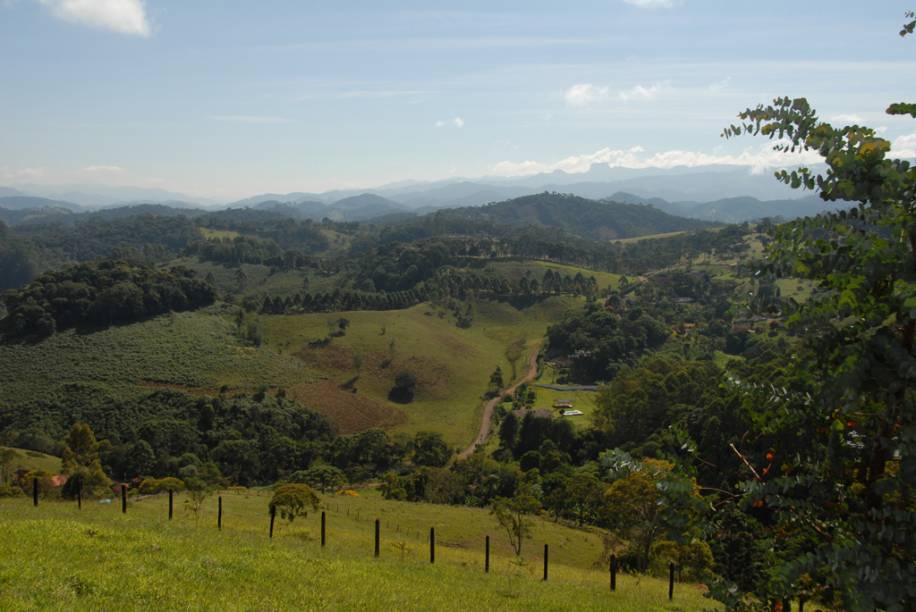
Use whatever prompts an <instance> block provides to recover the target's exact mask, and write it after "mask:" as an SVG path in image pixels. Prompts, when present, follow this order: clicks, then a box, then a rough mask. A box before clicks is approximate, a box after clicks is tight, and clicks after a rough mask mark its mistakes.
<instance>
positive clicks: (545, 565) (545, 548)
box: [544, 544, 550, 582]
mask: <svg viewBox="0 0 916 612" xmlns="http://www.w3.org/2000/svg"><path fill="white" fill-rule="evenodd" d="M549 553H550V549H548V548H547V545H546V544H544V582H547V559H548V555H549Z"/></svg>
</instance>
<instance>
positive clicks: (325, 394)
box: [260, 298, 581, 447]
mask: <svg viewBox="0 0 916 612" xmlns="http://www.w3.org/2000/svg"><path fill="white" fill-rule="evenodd" d="M579 304H581V300H578V299H573V298H549V299H547V300H545V301H543V302H541V303H539V304H536V305H534V306H531V307H529V308H526V309H524V310H517V309H515V308H513V307H512V306H510V305H508V304H502V303H495V302H480V303H479V304H478V305H477V310H476V312H475V315H474V323H473V325H472V326H471V327H470V328H469V329H459V328H458V327H456V326H455V324H454V321H453V320H451V318H450V317H449V316H444V317H441V318H440V316H439V313H437V312H435V311H434V310H433V309H432V307H430V306H429V305H428V304H421V305H419V306H415V307H413V308H409V309H405V310H392V311H381V312H379V311H358V312H341V313H333V314H305V315H276V316H262V317H260V321H261V324H262V326H263V329H264V335H265V341H266V344H267V346H268V347H271V348H273V349H275V350H278V351H280V352H281V353H283V354H284V355H295V356H297V357H298V358H299V359H301V360H302V361H303V362H304V363H305V364H306V366H307V368H308V369H309V370H313V371H315V372H317V373H319V374H320V375H323V376H324V377H326V379H325V380H324V381H318V382H315V383H310V384H300V385H296V386H294V387H292V389H290V392H291V395H292V396H293V397H295V398H296V399H297V400H299V401H300V402H302V403H303V404H305V405H307V406H311V407H314V408H315V409H316V410H318V411H319V412H323V413H324V414H325V415H326V416H327V417H328V418H329V419H330V420H331V421H332V422H333V423H335V424H336V425H337V426H338V427H339V428H340V429H341V431H355V430H357V429H364V428H366V427H369V426H373V425H384V426H390V427H393V428H394V430H395V431H403V432H406V433H408V434H412V433H415V432H417V431H422V430H430V431H439V432H441V433H442V434H443V436H444V437H445V439H446V441H447V442H448V443H449V444H452V445H454V446H456V447H462V446H463V445H465V444H467V443H468V442H470V441H471V440H472V439H473V437H474V434H475V432H476V431H477V427H478V425H479V422H478V419H479V418H480V409H481V404H482V400H481V395H482V394H483V393H484V392H485V391H486V389H487V384H488V382H489V378H490V374H491V373H492V372H493V370H494V369H495V368H496V366H500V367H501V368H502V370H503V372H504V377H505V378H506V379H507V380H508V378H510V377H511V372H512V368H511V365H510V364H509V362H508V360H507V359H506V356H505V353H506V349H507V348H508V347H509V345H510V344H512V343H513V342H516V341H518V340H519V339H524V340H525V343H526V345H527V346H528V349H529V350H533V348H534V347H535V346H536V345H537V344H538V343H539V342H540V341H541V339H542V337H543V335H544V332H545V331H546V329H547V327H548V326H549V325H550V324H551V323H552V322H553V321H555V320H556V319H557V318H558V317H560V316H562V314H563V313H564V312H566V311H567V310H568V309H569V308H575V307H578V305H579ZM340 317H344V318H346V319H348V320H349V322H350V324H349V327H348V329H347V332H346V335H345V336H343V337H340V338H334V339H333V341H332V342H331V344H330V345H329V346H326V347H323V348H313V347H309V346H308V344H309V342H312V341H315V340H318V339H321V338H324V337H326V336H327V335H328V332H329V329H333V327H334V322H335V321H336V320H337V319H338V318H340ZM389 360H390V363H388V364H387V365H386V362H387V361H389ZM524 363H525V358H524V357H522V358H521V359H519V361H518V364H517V365H518V369H519V372H518V373H519V374H521V369H522V368H523V367H524V366H523V364H524ZM357 369H358V370H359V374H358V378H356V380H355V381H352V385H351V387H352V388H342V385H344V384H345V383H347V382H348V381H351V380H352V379H354V377H356V376H357ZM400 371H409V372H411V373H413V374H414V375H415V376H416V377H417V379H418V381H419V384H418V387H417V394H416V398H415V400H414V401H413V402H411V403H410V404H406V405H401V404H395V403H393V402H390V401H388V392H389V391H390V390H391V388H392V386H393V383H394V377H395V376H396V374H397V373H398V372H400ZM352 389H355V390H356V391H355V392H353V391H352Z"/></svg>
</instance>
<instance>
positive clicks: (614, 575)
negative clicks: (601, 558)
mask: <svg viewBox="0 0 916 612" xmlns="http://www.w3.org/2000/svg"><path fill="white" fill-rule="evenodd" d="M616 590H617V555H611V592H614V591H616Z"/></svg>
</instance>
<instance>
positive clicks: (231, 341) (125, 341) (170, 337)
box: [0, 309, 313, 405]
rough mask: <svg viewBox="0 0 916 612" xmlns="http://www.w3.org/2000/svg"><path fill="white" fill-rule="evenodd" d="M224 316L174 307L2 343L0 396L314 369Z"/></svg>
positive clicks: (209, 382) (255, 381)
mask: <svg viewBox="0 0 916 612" xmlns="http://www.w3.org/2000/svg"><path fill="white" fill-rule="evenodd" d="M230 318H231V317H229V316H225V315H222V314H219V312H218V311H217V310H216V309H214V310H213V311H198V312H185V313H173V314H169V315H163V316H160V317H156V318H154V319H150V320H148V321H144V322H141V323H134V324H131V325H121V326H113V327H109V328H107V329H103V330H97V331H92V332H80V331H76V330H67V331H64V332H61V333H58V334H55V335H54V336H51V337H50V338H47V339H45V340H43V341H41V342H39V343H36V344H3V345H0V401H2V402H7V403H10V404H14V405H15V404H20V403H26V402H29V401H32V400H37V399H39V398H42V399H49V398H54V397H55V396H56V395H57V394H58V392H63V391H65V390H66V388H67V387H68V386H69V385H84V386H92V387H97V388H100V389H102V390H104V391H106V392H108V393H110V394H111V395H113V396H115V397H118V396H124V395H126V394H131V395H132V394H136V393H139V392H144V391H149V390H150V389H153V388H162V387H170V388H175V389H181V390H187V391H190V392H204V393H214V394H215V393H216V392H217V391H218V390H219V388H220V387H221V386H222V385H227V386H229V387H230V388H232V389H239V390H244V391H248V390H253V389H256V388H257V387H258V386H259V385H261V384H268V385H278V386H292V385H295V384H301V383H303V382H309V381H312V380H313V377H312V376H311V375H310V373H309V372H308V371H307V369H306V368H305V366H304V365H303V364H302V362H301V361H299V360H297V359H293V358H290V357H289V356H288V355H283V354H281V353H278V352H277V350H276V349H269V348H266V347H261V348H255V347H252V346H247V345H245V344H242V343H240V341H239V340H238V339H237V337H236V335H235V325H234V323H232V322H231V321H230Z"/></svg>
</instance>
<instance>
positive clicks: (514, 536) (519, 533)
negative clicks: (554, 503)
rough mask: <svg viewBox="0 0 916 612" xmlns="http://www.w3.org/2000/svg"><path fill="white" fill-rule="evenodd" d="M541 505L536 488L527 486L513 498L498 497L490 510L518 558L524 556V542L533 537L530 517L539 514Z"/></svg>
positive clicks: (523, 486)
mask: <svg viewBox="0 0 916 612" xmlns="http://www.w3.org/2000/svg"><path fill="white" fill-rule="evenodd" d="M540 509H541V503H540V502H539V501H538V498H537V495H536V494H535V491H534V488H533V487H532V486H531V485H528V484H525V485H522V486H520V487H519V489H518V491H516V493H515V495H514V496H513V497H511V498H505V497H497V498H496V499H495V500H493V505H492V506H491V508H490V512H491V514H493V516H495V517H496V520H497V521H498V522H499V525H500V526H501V527H502V528H503V529H504V530H505V531H506V536H507V537H508V538H509V545H510V546H512V550H513V552H515V556H516V557H521V556H522V542H523V541H524V540H525V538H526V537H528V536H529V535H531V524H530V519H529V518H528V516H529V515H531V514H534V513H536V512H538V511H539V510H540Z"/></svg>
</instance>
